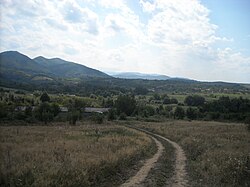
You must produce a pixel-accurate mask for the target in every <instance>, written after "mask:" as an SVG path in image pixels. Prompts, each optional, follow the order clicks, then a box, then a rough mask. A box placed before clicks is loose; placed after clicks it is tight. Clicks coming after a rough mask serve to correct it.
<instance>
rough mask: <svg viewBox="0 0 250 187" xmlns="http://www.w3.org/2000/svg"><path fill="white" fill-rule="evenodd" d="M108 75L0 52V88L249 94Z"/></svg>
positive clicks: (238, 87)
mask: <svg viewBox="0 0 250 187" xmlns="http://www.w3.org/2000/svg"><path fill="white" fill-rule="evenodd" d="M109 74H110V75H108V74H106V73H103V72H101V71H98V70H95V69H92V68H89V67H87V66H84V65H81V64H77V63H74V62H69V61H65V60H62V59H60V58H51V59H48V58H45V57H42V56H39V57H36V58H34V59H31V58H29V57H28V56H26V55H24V54H21V53H19V52H17V51H6V52H2V53H0V86H3V87H8V88H17V89H24V90H44V89H45V90H48V91H51V92H55V93H62V92H63V93H64V92H65V93H72V94H73V93H74V94H75V93H81V94H91V93H97V94H104V95H105V94H107V92H110V93H109V94H118V93H126V92H130V91H131V90H133V89H135V88H136V87H145V88H147V89H148V90H154V91H156V92H158V91H159V92H163V91H165V92H190V93H193V92H194V91H195V92H202V91H204V90H207V91H209V92H211V93H214V92H222V91H225V90H226V91H227V92H235V91H240V92H249V87H248V86H249V85H242V84H235V83H223V82H211V83H209V82H200V81H195V80H190V79H184V78H171V77H168V76H166V75H158V74H143V73H134V72H123V73H109Z"/></svg>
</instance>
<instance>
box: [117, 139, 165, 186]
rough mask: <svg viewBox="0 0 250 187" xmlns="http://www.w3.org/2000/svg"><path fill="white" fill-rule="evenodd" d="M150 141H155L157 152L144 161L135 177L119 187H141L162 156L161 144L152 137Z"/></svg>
mask: <svg viewBox="0 0 250 187" xmlns="http://www.w3.org/2000/svg"><path fill="white" fill-rule="evenodd" d="M152 139H153V140H154V141H155V143H156V145H157V149H158V150H157V152H156V153H155V155H154V156H153V157H152V158H150V159H148V160H146V161H145V163H144V165H143V166H142V167H141V169H140V170H139V171H138V172H137V173H136V175H135V176H133V177H132V178H131V179H129V180H128V181H127V182H126V183H124V184H122V185H121V187H132V186H133V187H134V186H136V187H139V186H142V185H141V183H142V182H143V181H144V180H145V178H146V177H147V175H148V173H149V171H150V170H151V168H153V167H154V164H155V163H156V162H157V161H158V159H159V158H160V156H161V155H162V152H163V149H164V147H163V145H162V144H161V142H159V141H158V140H156V139H155V138H154V137H152Z"/></svg>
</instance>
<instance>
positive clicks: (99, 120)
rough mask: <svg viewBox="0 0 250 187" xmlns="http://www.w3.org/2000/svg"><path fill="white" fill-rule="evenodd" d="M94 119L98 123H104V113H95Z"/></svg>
mask: <svg viewBox="0 0 250 187" xmlns="http://www.w3.org/2000/svg"><path fill="white" fill-rule="evenodd" d="M92 120H93V121H94V122H95V123H97V124H102V123H103V121H104V115H103V114H98V113H95V114H94V115H93V116H92Z"/></svg>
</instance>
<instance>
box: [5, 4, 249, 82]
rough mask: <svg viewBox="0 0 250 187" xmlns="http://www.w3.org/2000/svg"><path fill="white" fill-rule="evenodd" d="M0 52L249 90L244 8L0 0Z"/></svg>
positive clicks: (247, 33) (246, 26) (230, 6)
mask: <svg viewBox="0 0 250 187" xmlns="http://www.w3.org/2000/svg"><path fill="white" fill-rule="evenodd" d="M0 14H1V17H0V51H1V52H2V51H6V50H15V51H19V52H21V53H24V54H26V55H28V56H29V57H31V58H33V57H36V56H40V55H42V56H45V57H48V58H52V57H60V58H63V59H65V60H69V61H74V62H77V63H80V64H84V65H86V66H89V67H92V68H96V69H99V70H102V71H106V72H111V71H119V72H121V71H130V72H131V71H133V72H142V73H158V74H165V75H168V76H173V77H187V78H191V79H197V80H207V81H218V80H222V81H230V82H248V83H250V21H249V20H250V1H249V0H1V1H0Z"/></svg>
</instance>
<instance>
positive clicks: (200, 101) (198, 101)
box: [184, 95, 205, 106]
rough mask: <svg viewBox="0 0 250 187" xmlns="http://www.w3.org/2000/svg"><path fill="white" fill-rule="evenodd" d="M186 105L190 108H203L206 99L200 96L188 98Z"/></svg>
mask: <svg viewBox="0 0 250 187" xmlns="http://www.w3.org/2000/svg"><path fill="white" fill-rule="evenodd" d="M184 103H185V104H186V105H188V106H202V105H204V103H205V98H204V97H202V96H199V95H193V96H190V95H189V96H187V97H186V98H185V100H184Z"/></svg>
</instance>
